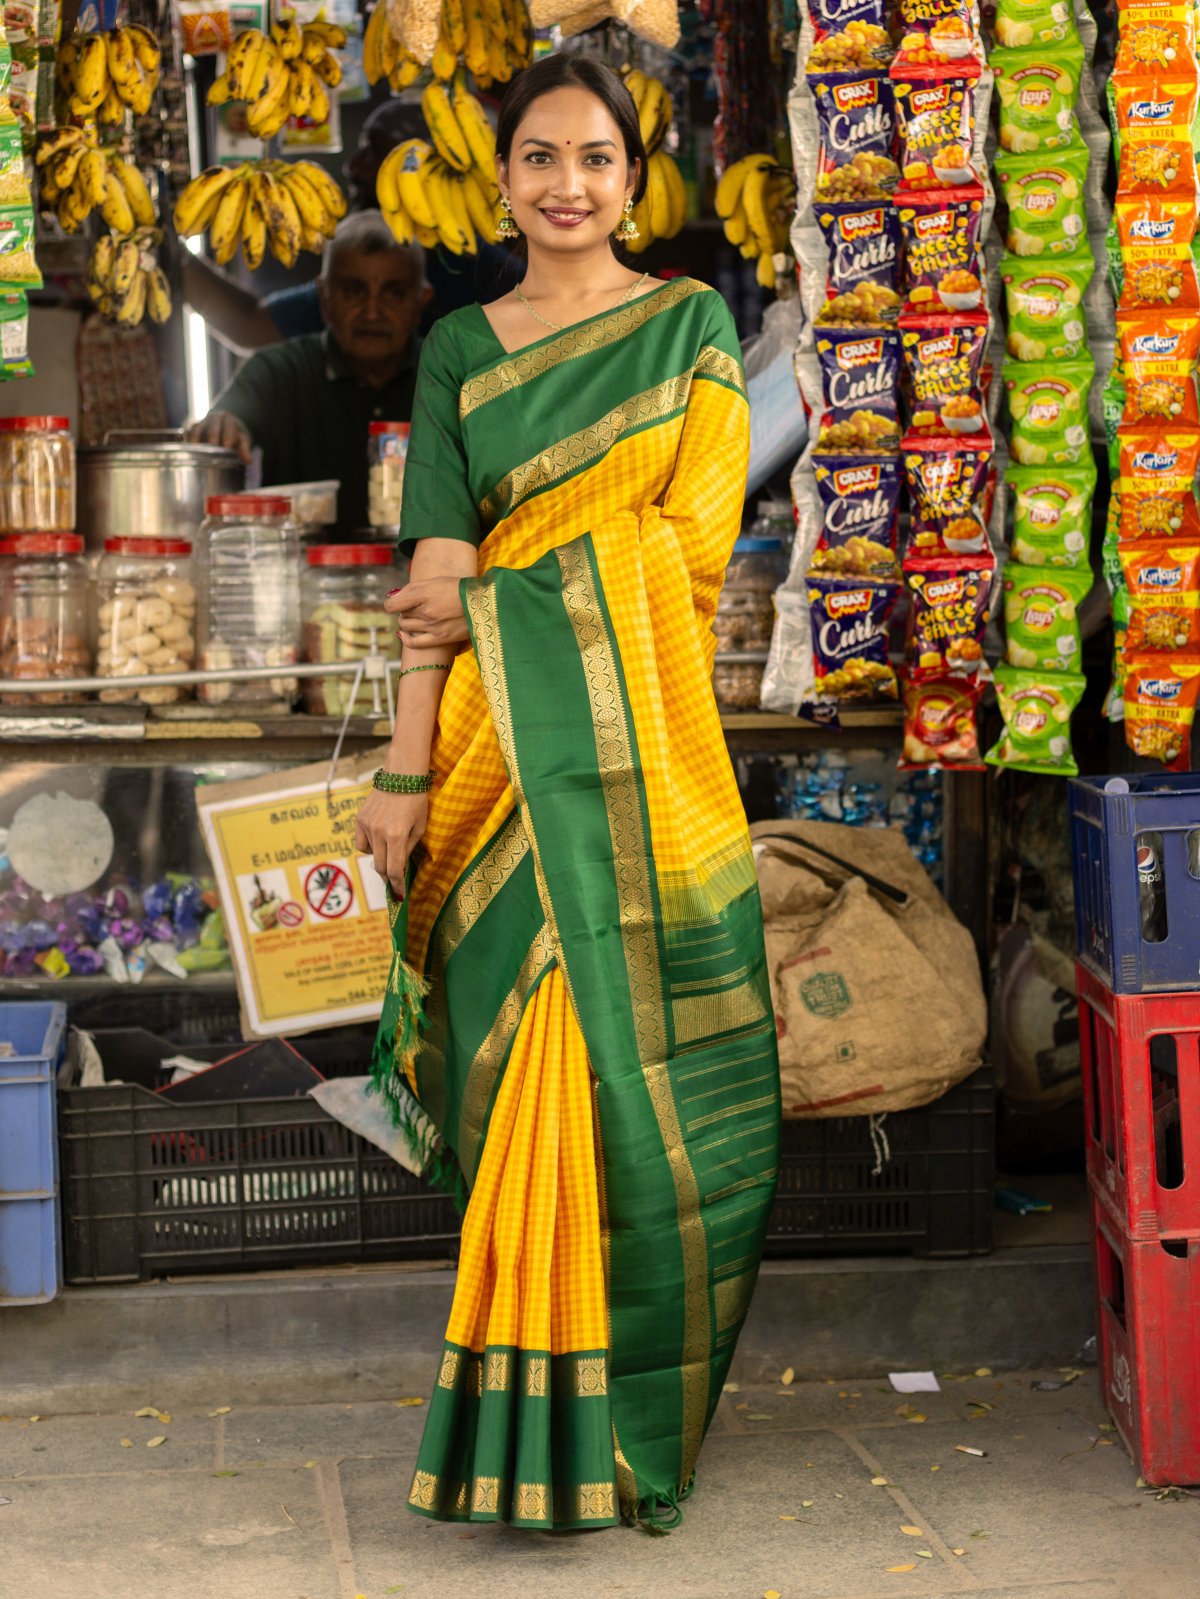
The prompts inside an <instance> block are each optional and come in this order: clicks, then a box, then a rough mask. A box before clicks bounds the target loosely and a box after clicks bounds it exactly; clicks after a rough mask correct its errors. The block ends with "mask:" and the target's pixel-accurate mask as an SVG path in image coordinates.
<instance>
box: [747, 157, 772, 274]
mask: <svg viewBox="0 0 1200 1599" xmlns="http://www.w3.org/2000/svg"><path fill="white" fill-rule="evenodd" d="M770 170H771V167H770V163H769V162H768V161H767V160H766V158H765V157H764V158H763V159H762V162H761V164H760V165H759V166H756V167H754V168H752V170H751V172H750V174H749V176H748V177H747V178H746V181H745V183H744V184H743V186H742V208H743V210H744V211H745V213H746V221H747V222H748V223H749V224H750V234H751V235H752V237H753V239H754V242H755V244H756V246H757V252H756V253H757V254H759V255H761V254H762V253H763V252H764V251H765V252H766V253H767V254H768V255H770V253H771V225H770V222H769V221H768V218H767V193H766V186H767V178H768V176H769V174H770ZM747 242H749V240H747ZM743 248H744V246H743Z"/></svg>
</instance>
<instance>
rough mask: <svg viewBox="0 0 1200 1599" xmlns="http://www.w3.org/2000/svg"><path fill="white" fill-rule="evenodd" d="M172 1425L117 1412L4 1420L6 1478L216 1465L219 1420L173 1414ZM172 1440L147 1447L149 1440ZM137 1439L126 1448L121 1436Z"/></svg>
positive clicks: (1, 1444)
mask: <svg viewBox="0 0 1200 1599" xmlns="http://www.w3.org/2000/svg"><path fill="white" fill-rule="evenodd" d="M169 1414H170V1415H171V1420H170V1422H169V1423H163V1422H159V1421H154V1420H151V1419H148V1418H146V1419H142V1420H138V1419H136V1418H135V1417H133V1416H132V1415H130V1414H129V1413H128V1412H126V1413H125V1414H123V1415H116V1416H47V1417H46V1418H45V1420H43V1421H37V1422H30V1421H27V1420H25V1421H21V1420H17V1419H16V1418H14V1419H13V1420H12V1421H7V1422H2V1423H0V1478H5V1477H13V1476H15V1475H16V1474H17V1473H18V1472H20V1473H21V1474H22V1475H24V1476H51V1477H53V1476H60V1475H67V1474H74V1473H78V1472H84V1473H87V1472H110V1471H133V1472H141V1471H177V1470H179V1469H180V1468H181V1467H190V1466H195V1467H204V1466H211V1465H212V1461H213V1424H212V1422H211V1421H209V1420H208V1419H207V1418H206V1417H203V1416H197V1415H196V1414H195V1413H194V1412H193V1413H192V1414H191V1415H186V1416H181V1415H178V1414H175V1413H173V1412H169ZM159 1437H165V1438H166V1440H167V1441H166V1443H165V1444H160V1445H159V1446H158V1447H157V1448H155V1449H147V1448H146V1440H147V1439H148V1438H159ZM122 1438H129V1439H132V1441H133V1448H132V1449H122V1448H121V1439H122Z"/></svg>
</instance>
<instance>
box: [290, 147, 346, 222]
mask: <svg viewBox="0 0 1200 1599" xmlns="http://www.w3.org/2000/svg"><path fill="white" fill-rule="evenodd" d="M296 171H297V172H299V173H300V174H301V176H302V177H303V178H304V180H305V182H306V183H311V184H312V186H313V188H314V189H315V190H316V191H317V193H318V194H319V195H320V196H321V200H322V202H323V204H324V206H325V209H326V211H328V212H329V214H330V216H331V217H333V219H334V220H335V221H337V220H339V219H340V218H341V217H344V216H345V215H346V196H345V195H344V194H343V193H342V191H341V190H340V189H339V188H338V186H337V184H336V183H335V182H334V180H333V179H332V178H331V177H330V175H329V173H328V172H326V170H325V168H324V167H321V166H318V165H317V163H316V162H315V161H297V162H296Z"/></svg>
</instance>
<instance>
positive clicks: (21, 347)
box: [0, 288, 33, 383]
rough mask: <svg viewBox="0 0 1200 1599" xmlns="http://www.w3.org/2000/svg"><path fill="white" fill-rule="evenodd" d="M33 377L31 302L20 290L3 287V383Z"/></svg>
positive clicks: (0, 311) (0, 294)
mask: <svg viewBox="0 0 1200 1599" xmlns="http://www.w3.org/2000/svg"><path fill="white" fill-rule="evenodd" d="M32 376H33V362H32V361H31V360H30V359H29V302H28V301H27V300H26V298H25V295H24V293H23V292H22V291H21V290H20V289H3V288H0V383H3V382H7V381H8V380H9V379H10V378H31V377H32Z"/></svg>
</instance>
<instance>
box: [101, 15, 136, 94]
mask: <svg viewBox="0 0 1200 1599" xmlns="http://www.w3.org/2000/svg"><path fill="white" fill-rule="evenodd" d="M100 37H101V38H102V39H103V40H104V50H105V55H106V58H107V62H108V75H109V77H110V78H111V79H112V81H113V82H114V83H115V84H116V85H117V87H118V88H122V87H123V86H124V85H125V84H127V83H130V84H131V83H132V81H133V75H134V72H135V70H136V69H137V57H136V56H135V55H134V53H133V40H132V39H131V38H130V37H129V35H128V33H127V32H126V31H125V29H124V28H113V29H112V30H111V31H110V32H108V33H104V34H101V36H100Z"/></svg>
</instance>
